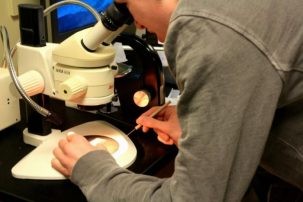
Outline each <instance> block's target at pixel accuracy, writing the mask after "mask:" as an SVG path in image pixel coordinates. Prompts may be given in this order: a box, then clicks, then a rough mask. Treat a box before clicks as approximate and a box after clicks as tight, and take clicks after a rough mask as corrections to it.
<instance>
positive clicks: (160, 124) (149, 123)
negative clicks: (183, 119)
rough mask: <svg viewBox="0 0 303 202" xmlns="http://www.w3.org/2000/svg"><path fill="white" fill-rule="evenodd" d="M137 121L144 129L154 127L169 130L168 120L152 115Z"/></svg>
mask: <svg viewBox="0 0 303 202" xmlns="http://www.w3.org/2000/svg"><path fill="white" fill-rule="evenodd" d="M137 123H138V124H141V125H142V126H143V127H142V129H143V130H148V129H149V128H153V129H156V130H162V131H168V128H167V127H168V125H167V122H165V121H162V120H158V119H155V118H152V117H147V116H144V117H141V118H140V119H138V121H137Z"/></svg>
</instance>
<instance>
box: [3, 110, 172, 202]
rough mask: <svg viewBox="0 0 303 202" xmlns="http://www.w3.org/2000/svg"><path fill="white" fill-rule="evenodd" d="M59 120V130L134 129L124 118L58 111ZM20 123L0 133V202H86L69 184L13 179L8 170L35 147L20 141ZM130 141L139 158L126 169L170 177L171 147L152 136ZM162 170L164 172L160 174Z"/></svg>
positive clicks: (139, 135)
mask: <svg viewBox="0 0 303 202" xmlns="http://www.w3.org/2000/svg"><path fill="white" fill-rule="evenodd" d="M57 111H59V112H60V116H61V117H64V118H63V120H64V124H63V125H62V126H61V128H60V129H61V130H66V129H68V128H70V127H73V126H75V125H78V124H81V123H84V122H88V121H92V120H105V121H107V122H109V123H111V124H112V125H114V126H116V127H118V128H119V129H121V130H122V131H123V132H125V133H128V132H129V131H130V130H131V129H133V127H134V125H133V124H132V123H129V122H127V121H125V119H124V118H123V115H121V114H119V113H115V114H109V115H108V114H101V113H88V112H85V111H79V110H75V109H72V108H66V107H64V108H63V107H60V106H59V107H58V108H57ZM25 126H26V125H25V124H24V123H23V122H19V123H18V124H15V125H13V126H11V127H9V128H7V129H5V130H2V131H0V202H6V201H9V202H11V201H41V202H42V201H43V202H48V201H56V202H60V201H75V202H76V201H86V199H85V197H84V195H83V194H82V193H81V191H80V190H79V188H78V187H77V186H75V185H73V184H72V183H71V182H70V181H69V180H27V179H16V178H14V177H13V176H12V174H11V168H12V167H13V166H14V165H15V164H16V163H17V162H18V161H19V160H21V159H22V158H23V157H24V156H25V155H26V154H28V153H29V152H30V151H32V150H33V149H34V148H35V147H33V146H31V145H27V144H25V143H24V142H23V140H22V131H23V130H24V128H25ZM130 139H131V140H132V141H133V142H134V144H135V145H136V148H137V151H138V154H137V158H136V161H135V162H134V163H133V164H132V165H131V166H130V167H129V168H128V169H129V170H131V171H133V172H135V173H142V174H147V175H155V176H158V177H167V176H169V175H170V174H171V173H172V169H171V167H169V169H167V167H168V165H172V162H173V159H174V157H175V155H176V153H177V149H176V148H175V147H174V146H167V145H163V144H161V143H160V142H158V141H157V139H156V136H155V134H154V133H153V132H150V133H147V134H143V133H142V132H140V131H136V132H134V133H133V134H132V135H131V136H130ZM162 169H163V172H161V171H162Z"/></svg>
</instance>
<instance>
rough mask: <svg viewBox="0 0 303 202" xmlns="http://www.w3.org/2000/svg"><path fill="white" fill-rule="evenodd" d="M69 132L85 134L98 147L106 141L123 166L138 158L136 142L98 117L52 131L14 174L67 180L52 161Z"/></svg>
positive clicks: (26, 177)
mask: <svg viewBox="0 0 303 202" xmlns="http://www.w3.org/2000/svg"><path fill="white" fill-rule="evenodd" d="M69 132H74V133H77V134H82V135H83V136H85V137H87V139H88V140H89V141H90V143H91V144H93V145H95V146H98V144H103V145H104V146H105V147H106V148H107V149H108V151H109V152H110V153H111V155H112V156H113V157H114V159H115V160H116V162H117V163H118V165H120V166H121V167H124V168H126V167H129V166H130V165H131V164H132V163H133V162H134V161H135V159H136V156H137V149H136V147H135V146H134V144H133V142H132V141H131V140H130V139H129V138H128V137H127V136H126V135H125V134H124V133H123V132H122V131H120V130H119V129H117V128H116V127H114V126H112V125H111V124H109V123H107V122H105V121H99V120H98V121H91V122H87V123H84V124H81V125H78V126H75V127H73V128H70V129H68V130H66V131H63V132H53V133H52V134H50V135H49V137H47V139H45V140H44V141H43V142H42V143H41V144H40V145H39V146H38V147H37V148H36V149H34V150H33V151H32V152H30V153H29V154H28V155H26V156H25V157H24V158H23V159H22V160H21V161H19V162H18V163H17V164H16V165H15V166H14V167H13V168H12V174H13V176H14V177H15V178H21V179H41V180H59V179H66V178H65V177H64V176H63V175H62V174H61V173H59V172H58V171H56V170H55V169H53V168H52V166H51V160H52V159H53V158H54V156H53V153H52V152H53V149H54V148H55V147H56V146H57V145H58V141H59V140H60V139H62V138H64V137H66V135H67V134H68V133H69Z"/></svg>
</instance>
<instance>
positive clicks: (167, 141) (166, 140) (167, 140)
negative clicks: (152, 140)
mask: <svg viewBox="0 0 303 202" xmlns="http://www.w3.org/2000/svg"><path fill="white" fill-rule="evenodd" d="M167 137H168V136H167ZM167 137H164V136H160V135H158V136H157V139H158V140H159V141H160V142H162V143H163V144H166V145H173V144H174V141H173V139H171V138H170V137H168V138H167Z"/></svg>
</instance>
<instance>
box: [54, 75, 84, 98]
mask: <svg viewBox="0 0 303 202" xmlns="http://www.w3.org/2000/svg"><path fill="white" fill-rule="evenodd" d="M58 91H59V96H60V97H61V98H62V99H64V100H73V99H76V98H79V97H81V96H83V95H84V94H85V93H86V91H87V85H86V82H85V81H84V80H83V79H82V78H80V77H77V76H74V77H70V78H69V79H67V80H65V81H63V82H62V83H60V84H59V86H58Z"/></svg>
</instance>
